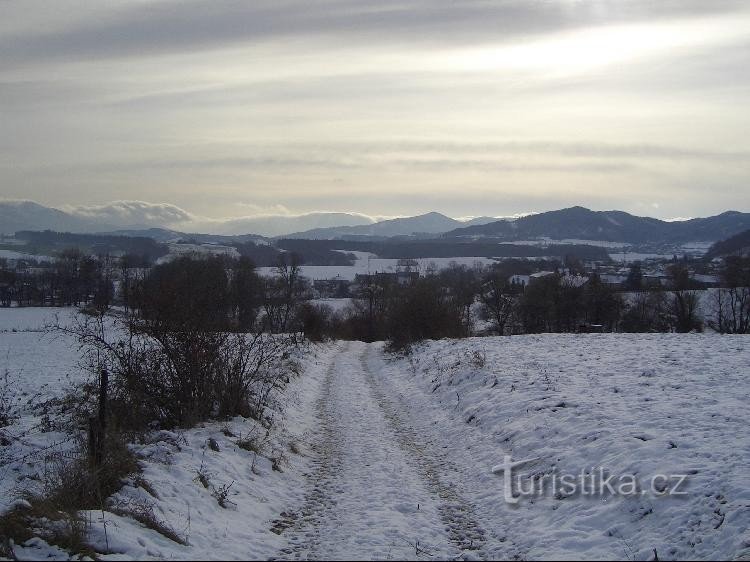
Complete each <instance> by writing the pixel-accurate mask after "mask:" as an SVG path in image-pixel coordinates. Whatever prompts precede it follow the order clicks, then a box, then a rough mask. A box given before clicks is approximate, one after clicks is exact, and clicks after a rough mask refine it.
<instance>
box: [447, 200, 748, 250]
mask: <svg viewBox="0 0 750 562" xmlns="http://www.w3.org/2000/svg"><path fill="white" fill-rule="evenodd" d="M748 228H750V213H740V212H737V211H727V212H725V213H722V214H720V215H716V216H713V217H707V218H696V219H689V220H682V221H663V220H659V219H655V218H651V217H639V216H635V215H631V214H629V213H625V212H623V211H592V210H590V209H586V208H584V207H571V208H568V209H561V210H559V211H550V212H547V213H539V214H537V215H529V216H526V217H522V218H519V219H515V220H512V221H510V220H500V221H495V222H492V223H489V224H484V225H474V226H467V227H465V228H458V229H455V230H452V231H450V232H448V233H446V234H444V237H446V238H494V239H497V240H499V241H507V242H512V241H520V240H534V239H538V238H550V239H552V240H597V241H606V242H622V243H627V244H643V243H667V244H682V243H687V242H715V241H717V240H723V239H725V238H728V237H730V236H733V235H735V234H737V233H739V232H742V231H743V230H747V229H748Z"/></svg>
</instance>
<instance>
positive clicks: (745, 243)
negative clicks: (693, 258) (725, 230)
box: [706, 230, 750, 259]
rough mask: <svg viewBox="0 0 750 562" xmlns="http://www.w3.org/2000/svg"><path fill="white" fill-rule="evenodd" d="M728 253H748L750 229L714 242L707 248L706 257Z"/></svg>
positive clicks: (749, 252)
mask: <svg viewBox="0 0 750 562" xmlns="http://www.w3.org/2000/svg"><path fill="white" fill-rule="evenodd" d="M730 255H750V230H745V231H743V232H740V233H739V234H735V235H734V236H732V237H731V238H727V239H726V240H721V241H720V242H716V244H714V245H713V246H711V248H710V249H709V250H708V253H707V254H706V258H707V259H713V258H718V257H721V256H730Z"/></svg>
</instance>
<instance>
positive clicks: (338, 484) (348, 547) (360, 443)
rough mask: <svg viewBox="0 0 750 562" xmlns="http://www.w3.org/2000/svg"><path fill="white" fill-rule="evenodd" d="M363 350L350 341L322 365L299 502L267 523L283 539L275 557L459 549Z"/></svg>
mask: <svg viewBox="0 0 750 562" xmlns="http://www.w3.org/2000/svg"><path fill="white" fill-rule="evenodd" d="M352 348H353V349H352ZM365 349H366V347H365V344H362V343H351V344H349V345H348V346H347V347H346V348H344V349H343V350H342V351H341V352H340V353H339V354H338V355H337V356H336V357H335V358H334V360H333V362H332V364H331V366H330V367H329V369H328V371H327V372H326V376H325V379H324V381H323V383H322V385H321V395H320V398H319V401H318V410H319V412H318V416H319V424H320V427H319V428H318V432H317V433H318V435H317V439H316V443H317V445H316V447H315V449H314V450H315V452H316V459H315V464H314V469H313V471H312V473H311V474H310V476H309V480H308V490H307V493H306V495H305V500H304V502H303V505H302V507H301V508H300V509H299V510H298V511H297V512H292V513H289V512H285V513H284V514H282V517H281V518H280V519H278V520H277V521H275V522H274V523H273V529H272V530H274V532H277V533H279V534H283V535H284V536H285V538H286V539H287V542H288V544H287V546H286V547H284V548H282V549H281V550H280V552H279V554H278V557H277V558H280V559H296V560H299V559H352V558H354V559H389V558H396V559H430V558H432V557H433V556H437V557H439V558H441V559H443V558H455V557H458V556H460V554H461V551H460V550H459V549H458V548H456V546H455V544H454V543H453V542H451V541H450V540H448V537H447V536H446V532H445V524H444V523H443V518H442V517H441V510H440V504H441V501H442V500H441V499H440V498H439V497H438V496H437V494H436V493H435V492H434V490H433V489H432V488H431V486H430V483H429V482H428V481H426V480H425V478H424V476H423V474H422V471H421V470H420V468H419V467H418V466H417V465H416V463H414V462H413V456H414V452H413V451H410V450H406V449H404V447H403V446H402V445H401V441H402V439H400V438H399V436H398V434H397V433H396V431H394V429H393V427H392V424H391V422H389V421H388V420H387V419H386V417H385V415H384V412H383V410H382V409H381V408H380V406H379V405H378V403H377V399H376V398H375V397H374V395H373V389H372V387H371V386H370V385H369V384H368V382H367V375H366V371H365V370H364V369H363V368H362V362H361V357H362V352H363V351H364V350H365Z"/></svg>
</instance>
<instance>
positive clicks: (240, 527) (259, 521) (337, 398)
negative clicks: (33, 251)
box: [0, 309, 750, 560]
mask: <svg viewBox="0 0 750 562" xmlns="http://www.w3.org/2000/svg"><path fill="white" fill-rule="evenodd" d="M50 312H51V311H50V309H23V310H21V309H12V310H0V351H3V354H4V355H3V357H4V359H3V360H4V361H5V362H6V365H7V366H8V369H9V372H10V373H13V372H18V373H22V375H23V376H22V377H21V379H20V380H21V381H22V382H20V383H19V384H18V390H19V392H20V393H21V394H24V393H25V395H23V396H22V399H21V400H20V401H19V412H20V414H21V421H20V422H19V423H17V424H15V425H13V426H11V427H10V430H12V431H21V430H25V429H26V428H32V427H33V426H34V424H35V423H36V424H38V423H39V422H40V421H41V419H42V412H41V411H40V409H39V408H38V407H37V406H35V404H38V403H39V401H40V400H41V399H42V398H47V397H51V396H56V395H57V396H59V395H60V394H62V393H63V392H64V390H65V388H66V386H67V385H68V384H69V381H70V380H73V379H75V378H76V377H80V376H82V375H81V374H80V372H79V371H78V370H77V367H76V361H77V351H76V349H75V346H74V345H72V342H70V341H68V342H65V341H62V340H59V339H57V340H54V339H49V337H48V336H46V335H45V334H43V333H41V332H38V331H33V330H36V329H38V327H39V326H40V325H42V324H43V323H44V318H45V316H46V315H48V314H50ZM14 329H15V330H16V331H15V332H14V331H13V330H14ZM300 366H301V375H300V376H297V377H293V378H292V381H291V383H290V384H289V385H288V386H287V388H286V390H285V394H284V396H285V398H284V401H285V403H286V407H285V408H284V409H283V411H282V410H279V411H277V412H276V417H277V420H278V424H277V425H275V426H274V429H272V430H271V432H270V433H269V434H268V435H266V434H265V430H264V429H262V428H261V427H260V426H259V425H258V424H257V423H255V422H253V421H251V420H244V419H242V418H236V419H234V420H231V421H230V422H228V423H221V422H215V423H207V424H205V425H203V426H201V427H198V428H194V429H190V430H184V431H175V432H166V431H164V432H159V433H156V434H154V435H153V436H152V437H151V438H150V439H149V440H148V442H147V443H146V444H140V445H138V446H136V447H135V450H136V452H137V454H138V457H139V459H140V465H141V468H142V471H143V474H142V478H143V479H145V481H147V482H148V483H149V484H150V485H144V484H142V483H140V482H139V481H138V480H131V481H129V482H128V484H127V485H126V486H125V487H124V488H123V489H122V490H121V491H120V492H119V493H118V494H116V496H115V497H114V498H112V500H113V501H114V502H115V503H116V504H117V505H119V506H120V507H121V508H122V507H126V506H130V507H131V508H132V509H136V510H137V509H140V508H144V507H145V508H147V509H150V510H152V511H153V514H154V516H155V518H156V519H158V520H159V521H161V522H162V523H163V525H164V526H165V527H168V528H170V529H172V531H173V532H174V533H175V535H176V536H177V537H179V538H180V539H181V541H182V542H183V543H185V544H178V543H177V542H174V541H172V540H169V539H168V538H166V537H165V536H164V535H162V534H159V533H158V532H156V531H155V530H152V529H148V528H146V527H144V526H143V525H142V524H140V523H137V522H136V521H135V520H133V519H132V518H130V517H126V516H122V515H115V514H114V513H112V512H111V511H106V510H105V511H104V512H101V511H96V512H90V513H88V514H87V520H88V522H89V540H90V542H91V543H92V544H93V546H94V547H95V548H96V550H97V551H98V552H100V553H101V557H102V558H103V559H112V560H118V559H168V558H169V559H195V558H206V559H220V558H228V559H247V558H256V559H257V558H263V559H269V558H276V559H321V558H331V559H350V558H353V559H388V558H396V559H402V558H403V559H422V560H424V559H435V558H437V559H444V558H462V559H482V558H484V559H489V558H506V559H507V558H516V559H575V558H579V557H583V558H586V559H592V558H595V559H622V558H625V559H632V560H638V559H651V558H653V557H654V551H656V554H657V555H658V557H659V559H661V560H668V559H677V558H680V559H685V558H698V559H712V558H713V559H716V558H727V559H737V558H743V557H744V558H747V557H748V556H749V555H750V531H748V529H749V528H750V476H749V474H750V473H749V472H748V470H747V466H748V461H750V437H749V434H748V429H747V428H748V426H749V424H750V414H749V413H748V408H747V397H748V396H750V377H749V376H748V375H750V338H749V337H747V336H719V335H699V334H689V335H676V334H655V335H631V334H591V335H553V334H544V335H533V336H513V337H506V338H472V339H467V340H460V341H457V340H444V341H436V342H427V343H425V344H423V345H422V346H419V347H418V348H416V349H415V350H414V353H413V354H412V355H410V356H408V357H393V356H389V355H386V354H384V352H383V346H382V344H380V343H375V344H364V343H361V342H348V343H347V342H337V343H333V344H327V345H318V346H310V347H309V348H306V349H305V350H304V351H303V352H301V354H300ZM35 392H36V393H39V396H40V398H39V399H37V398H34V399H33V400H31V398H32V395H33V393H35ZM6 429H8V428H6ZM46 429H49V428H43V427H39V428H37V429H34V430H32V431H31V432H30V434H29V435H28V436H24V437H23V439H24V441H23V442H21V441H20V440H19V441H18V442H14V443H13V444H11V445H6V446H3V447H0V455H4V457H3V458H5V459H6V460H7V459H9V458H12V457H14V456H19V455H21V456H22V455H23V454H28V453H34V451H36V450H38V449H39V448H41V447H44V446H47V445H49V444H52V443H55V442H56V441H57V440H60V439H65V438H66V437H67V435H66V434H64V433H60V432H58V431H57V430H55V429H54V428H53V430H52V431H46ZM248 437H250V438H252V439H253V440H255V441H256V443H257V445H258V448H259V452H253V451H250V450H247V449H245V448H242V447H240V446H239V445H240V442H241V440H242V439H244V438H248ZM212 440H213V443H212ZM211 444H215V445H216V447H213V448H212V447H211V446H210V445H211ZM215 449H218V450H215ZM506 456H509V457H511V459H512V460H513V461H528V462H526V463H525V464H523V465H522V466H519V467H518V468H517V469H516V470H515V471H514V472H513V474H514V475H520V478H521V481H522V483H525V484H528V482H530V481H536V482H545V478H548V477H550V476H551V475H553V474H559V475H569V474H574V475H578V474H579V473H580V472H581V471H582V470H583V471H588V472H589V473H594V475H596V474H597V471H598V469H599V468H600V467H601V468H602V469H605V470H606V471H607V472H608V474H609V475H614V476H615V477H618V478H620V477H623V476H628V475H630V476H632V477H633V478H635V479H637V480H638V482H640V483H642V484H643V485H644V491H646V492H647V493H645V494H638V495H620V494H611V493H610V494H604V495H590V494H589V495H586V494H582V493H578V494H576V493H567V492H563V491H561V490H559V489H558V490H557V493H556V492H555V491H554V490H551V489H550V488H549V487H547V488H545V489H544V491H543V493H540V494H539V495H534V496H522V497H519V498H517V500H518V501H517V503H509V502H508V501H507V499H506V493H505V492H506V489H505V479H504V474H502V473H497V472H493V467H496V465H499V464H502V463H503V462H504V460H505V458H506ZM271 459H278V462H276V463H274V462H273V461H272V460H271ZM42 464H43V454H42V453H39V454H38V455H37V457H32V458H29V459H28V460H23V459H22V460H14V461H12V462H10V463H5V466H3V467H2V468H0V486H2V488H0V492H2V503H0V511H2V510H3V509H4V508H7V506H8V505H9V503H10V502H11V501H12V500H13V497H14V496H13V492H14V491H17V490H18V489H21V488H24V487H26V486H31V487H33V486H34V485H35V482H36V480H35V478H37V477H38V476H35V474H37V475H38V471H39V470H40V469H41V468H40V465H42ZM274 464H276V468H280V469H281V471H278V470H275V469H274ZM199 474H203V476H204V477H205V482H206V484H207V487H206V486H204V485H203V484H202V483H201V478H200V477H199ZM659 474H664V475H668V476H672V475H674V476H677V475H685V476H686V478H685V482H684V483H683V484H682V485H681V486H679V489H678V490H676V491H684V492H686V493H685V494H684V495H679V496H678V495H669V494H665V495H661V492H663V491H664V488H663V486H662V487H656V489H654V490H652V489H651V488H650V487H648V486H646V485H647V484H650V483H651V479H652V478H653V477H654V476H656V475H659ZM529 479H531V480H529ZM619 481H621V480H617V481H616V482H615V484H617V482H619ZM668 484H669V485H671V486H672V487H673V488H675V487H676V486H677V484H676V482H673V481H669V482H668ZM222 491H224V492H226V493H225V494H224V495H223V496H222ZM667 491H669V488H667ZM673 491H675V490H674V489H673ZM220 498H223V499H222V501H221V503H223V506H222V505H220V501H219V499H220ZM512 499H513V498H511V500H512ZM17 554H18V555H19V557H27V558H29V557H31V558H39V557H46V556H47V555H54V556H64V553H62V552H61V551H59V550H57V549H55V548H51V547H47V546H45V545H43V544H42V543H40V542H39V541H34V542H32V543H30V544H28V545H26V546H25V547H24V548H19V549H18V550H17Z"/></svg>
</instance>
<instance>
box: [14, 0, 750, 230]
mask: <svg viewBox="0 0 750 562" xmlns="http://www.w3.org/2000/svg"><path fill="white" fill-rule="evenodd" d="M748 67H750V6H749V5H748V3H747V2H746V1H745V0H714V1H711V2H706V1H705V0H660V1H659V2H654V1H653V0H629V1H627V2H624V1H622V0H597V1H593V0H592V1H588V0H584V1H571V0H547V1H543V2H541V1H540V2H537V1H529V0H496V1H487V0H465V1H462V2H454V1H450V0H383V1H381V2H377V3H373V2H371V1H365V0H321V1H319V2H308V1H302V0H293V1H292V0H257V1H253V2H246V1H244V0H226V1H222V2H211V1H203V0H182V1H176V0H154V1H151V0H144V1H139V2H107V3H101V4H94V5H91V3H84V2H82V1H80V0H60V1H59V2H55V3H54V6H50V4H49V3H48V2H41V1H38V0H25V1H23V2H20V1H9V2H2V3H0V122H1V123H2V131H3V134H2V135H0V186H1V187H0V196H6V197H19V198H20V197H23V198H25V197H30V198H33V199H37V200H40V201H42V202H44V203H47V204H51V205H56V206H64V205H67V206H70V207H72V208H76V209H77V211H76V212H78V213H80V214H82V215H87V214H88V215H91V216H102V217H105V218H106V217H109V218H111V220H113V221H120V222H119V223H118V224H123V225H125V224H136V223H135V222H132V223H131V222H129V221H145V222H142V223H141V224H145V225H148V224H154V223H155V222H156V221H158V220H161V219H169V220H172V221H174V222H180V221H182V222H186V221H194V220H201V219H196V217H202V216H223V217H230V218H237V219H239V218H241V217H243V216H248V215H251V216H254V215H261V214H273V215H277V216H284V215H290V214H291V215H299V214H304V213H306V212H309V211H312V210H314V209H334V210H341V211H346V210H349V209H357V210H359V211H360V212H363V213H367V214H368V216H375V215H392V214H417V213H420V212H425V211H430V210H437V211H441V212H444V213H446V214H450V215H480V214H493V215H510V214H513V213H517V212H522V211H525V210H527V209H531V208H533V209H539V210H546V209H552V208H559V207H562V206H567V205H572V204H583V205H586V206H589V207H593V208H605V209H606V208H622V209H624V210H628V211H631V212H635V213H643V212H645V211H646V210H649V209H651V210H653V209H656V208H657V207H655V206H654V205H657V206H658V208H660V209H665V211H664V212H668V213H670V214H672V215H675V214H677V215H687V216H698V215H705V214H710V213H712V212H718V211H720V210H723V209H725V208H730V207H733V208H739V209H743V210H746V209H747V200H748V199H747V187H746V186H747V185H748V181H750V169H749V167H748V165H747V162H748V155H750V139H749V138H748V136H747V134H746V131H747V130H748V129H750V112H748V110H747V107H748V105H747V101H748V99H749V98H750V74H748V73H747V71H746V69H747V68H748ZM112 200H119V201H120V202H119V203H118V204H109V203H108V202H109V201H112ZM131 200H143V201H148V200H159V201H166V202H169V203H168V204H164V205H161V206H156V207H155V208H152V207H150V206H148V207H146V208H143V207H139V206H138V205H137V204H135V203H133V202H132V201H131ZM666 209H668V211H666Z"/></svg>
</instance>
